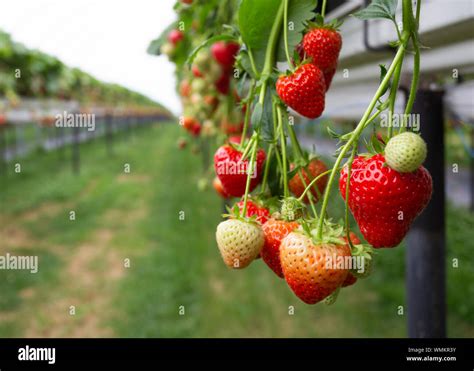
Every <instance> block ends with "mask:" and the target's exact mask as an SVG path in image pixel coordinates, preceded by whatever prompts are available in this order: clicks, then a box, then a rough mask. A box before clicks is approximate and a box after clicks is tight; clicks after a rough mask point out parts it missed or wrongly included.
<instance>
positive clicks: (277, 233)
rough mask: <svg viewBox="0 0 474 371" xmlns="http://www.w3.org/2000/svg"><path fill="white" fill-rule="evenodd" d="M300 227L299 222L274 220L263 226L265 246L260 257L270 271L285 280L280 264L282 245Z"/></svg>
mask: <svg viewBox="0 0 474 371" xmlns="http://www.w3.org/2000/svg"><path fill="white" fill-rule="evenodd" d="M298 225H299V224H298V223H297V222H287V221H285V220H278V219H273V218H272V219H269V220H268V221H267V222H266V223H265V224H264V225H263V226H262V229H263V234H264V235H265V244H264V245H263V248H262V251H260V256H261V257H262V259H263V261H264V262H265V263H266V264H267V265H268V266H269V267H270V269H271V270H272V271H273V272H275V274H276V275H277V276H279V277H281V278H283V271H282V270H281V262H280V244H281V241H282V240H283V239H284V238H285V237H286V236H288V235H289V234H290V233H291V232H293V231H294V230H295V229H296V228H298Z"/></svg>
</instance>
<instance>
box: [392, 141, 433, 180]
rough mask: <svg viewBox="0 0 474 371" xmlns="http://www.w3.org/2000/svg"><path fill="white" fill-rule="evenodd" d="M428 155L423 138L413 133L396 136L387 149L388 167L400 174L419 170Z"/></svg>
mask: <svg viewBox="0 0 474 371" xmlns="http://www.w3.org/2000/svg"><path fill="white" fill-rule="evenodd" d="M426 154H427V149H426V143H425V141H424V140H423V138H422V137H421V136H420V135H418V134H415V133H411V132H405V133H401V134H398V135H396V136H394V137H393V138H391V139H390V140H389V141H388V143H387V146H386V147H385V160H386V161H387V164H388V166H390V167H391V168H392V169H393V170H396V171H398V172H400V173H411V172H413V171H415V170H417V169H418V168H419V167H420V166H421V165H422V164H423V161H425V159H426Z"/></svg>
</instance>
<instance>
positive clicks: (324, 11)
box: [321, 0, 326, 19]
mask: <svg viewBox="0 0 474 371" xmlns="http://www.w3.org/2000/svg"><path fill="white" fill-rule="evenodd" d="M325 15H326V0H323V5H322V7H321V16H322V17H323V19H324V16H325Z"/></svg>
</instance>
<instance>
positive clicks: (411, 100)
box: [399, 39, 420, 132]
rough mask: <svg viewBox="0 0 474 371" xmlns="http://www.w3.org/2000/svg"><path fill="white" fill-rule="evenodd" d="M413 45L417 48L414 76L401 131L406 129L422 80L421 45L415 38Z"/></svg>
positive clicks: (414, 59) (414, 60)
mask: <svg viewBox="0 0 474 371" xmlns="http://www.w3.org/2000/svg"><path fill="white" fill-rule="evenodd" d="M413 46H414V48H415V56H414V57H413V78H412V80H411V86H410V95H409V96H408V101H407V105H406V107H405V112H404V115H403V125H400V128H399V132H402V131H404V130H405V129H406V128H405V123H406V117H407V115H409V114H410V112H411V110H412V108H413V103H415V98H416V92H417V90H418V83H419V80H420V47H419V46H418V43H417V41H416V40H415V39H413Z"/></svg>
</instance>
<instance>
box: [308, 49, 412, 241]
mask: <svg viewBox="0 0 474 371" xmlns="http://www.w3.org/2000/svg"><path fill="white" fill-rule="evenodd" d="M405 47H406V45H405V43H403V44H401V45H400V47H399V48H398V51H397V54H396V55H395V58H394V59H393V62H392V64H391V65H390V68H389V69H388V71H387V74H386V75H385V77H384V78H383V80H382V82H381V83H380V86H379V88H378V89H377V91H376V92H375V95H374V97H373V98H372V101H371V102H370V104H369V106H368V107H367V109H366V111H365V113H364V115H363V116H362V119H361V120H360V122H359V123H358V124H357V127H356V128H355V129H354V131H353V133H352V136H351V138H350V139H349V140H348V141H347V143H346V144H345V145H344V147H342V149H341V152H340V153H339V156H338V157H337V159H336V162H335V164H334V167H333V168H332V171H331V175H330V176H329V181H328V184H327V186H326V191H325V192H324V198H323V205H322V206H321V211H320V213H319V215H321V217H320V218H319V221H318V228H317V237H318V238H319V239H321V238H322V235H323V226H324V215H325V212H326V208H327V206H328V201H329V194H330V193H331V186H332V184H333V182H334V178H335V176H336V171H337V169H338V168H339V166H340V165H341V161H342V159H343V158H344V156H345V155H346V153H347V151H348V149H349V148H350V147H351V146H352V144H353V143H354V142H355V141H356V140H357V139H358V138H359V136H360V134H361V133H362V130H363V129H364V126H365V123H366V121H367V119H368V118H369V115H370V114H371V113H372V111H373V109H374V107H375V105H376V104H377V101H378V100H379V98H380V97H381V95H382V93H383V92H384V90H385V89H386V87H387V85H388V83H389V82H390V79H391V77H392V75H393V73H394V71H395V69H396V67H397V66H398V64H399V63H400V60H401V59H402V58H403V55H404V53H405Z"/></svg>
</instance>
